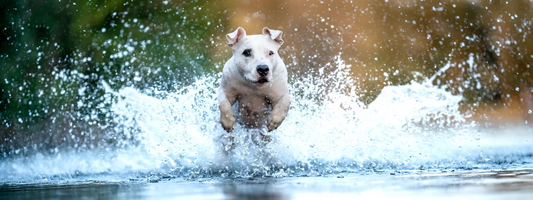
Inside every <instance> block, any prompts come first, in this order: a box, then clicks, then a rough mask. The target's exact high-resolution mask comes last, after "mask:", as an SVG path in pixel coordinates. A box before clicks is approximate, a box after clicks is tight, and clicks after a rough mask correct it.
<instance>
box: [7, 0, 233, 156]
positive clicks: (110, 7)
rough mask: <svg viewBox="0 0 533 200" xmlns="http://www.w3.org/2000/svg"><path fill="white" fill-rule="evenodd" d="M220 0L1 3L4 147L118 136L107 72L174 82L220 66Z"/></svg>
mask: <svg viewBox="0 0 533 200" xmlns="http://www.w3.org/2000/svg"><path fill="white" fill-rule="evenodd" d="M223 8H224V6H221V3H218V2H208V1H150V0H135V1H130V0H107V1H96V0H60V1H57V0H56V1H51V0H15V1H2V2H0V13H1V14H0V25H1V26H0V27H1V28H2V29H1V31H0V41H1V43H0V72H1V74H0V122H1V124H0V139H1V141H0V152H9V151H10V150H13V149H17V148H21V147H23V146H25V145H28V144H36V145H34V147H33V148H34V150H37V149H42V148H45V149H46V148H48V147H49V146H50V145H49V144H54V145H57V143H58V141H62V142H61V143H62V145H63V146H66V147H70V146H76V145H77V144H87V143H91V140H93V143H106V142H107V140H109V139H112V138H113V137H115V136H116V135H113V133H112V131H107V132H106V133H105V134H102V133H100V132H102V130H101V129H105V128H106V127H108V125H112V124H110V123H112V120H110V119H111V118H112V116H110V112H107V111H106V109H107V108H108V106H109V104H110V103H111V102H109V101H106V98H105V91H104V88H103V87H102V81H104V82H106V83H107V84H109V85H110V86H111V87H112V88H113V89H118V88H121V87H124V86H135V87H137V88H139V89H148V88H153V87H157V88H158V89H162V90H167V91H172V90H176V89H179V87H180V86H182V85H186V84H189V83H190V82H191V81H194V79H195V77H197V76H198V75H201V74H204V73H206V72H207V73H214V72H216V69H215V68H214V64H213V62H212V61H211V59H210V57H211V56H210V55H211V52H210V49H212V48H211V46H213V45H214V43H213V38H214V37H213V33H215V32H220V31H219V29H221V27H222V26H223V25H224V23H225V20H224V19H225V18H226V17H224V13H223V10H222V9H223ZM117 134H120V133H117ZM70 135H76V136H78V137H70ZM15 138H16V139H15ZM106 138H107V139H106Z"/></svg>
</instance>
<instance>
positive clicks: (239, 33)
mask: <svg viewBox="0 0 533 200" xmlns="http://www.w3.org/2000/svg"><path fill="white" fill-rule="evenodd" d="M243 36H246V31H244V29H243V28H242V27H239V28H237V30H235V31H234V32H233V33H230V34H227V35H226V39H228V46H229V47H232V46H233V45H234V44H235V43H237V42H239V40H240V39H241V38H242V37H243Z"/></svg>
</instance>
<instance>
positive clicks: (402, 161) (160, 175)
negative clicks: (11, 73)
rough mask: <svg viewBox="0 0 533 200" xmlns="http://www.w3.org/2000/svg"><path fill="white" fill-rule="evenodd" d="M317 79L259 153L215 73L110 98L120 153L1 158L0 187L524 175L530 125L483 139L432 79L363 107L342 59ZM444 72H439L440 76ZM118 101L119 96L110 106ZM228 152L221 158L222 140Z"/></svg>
mask: <svg viewBox="0 0 533 200" xmlns="http://www.w3.org/2000/svg"><path fill="white" fill-rule="evenodd" d="M326 67H327V68H328V69H334V70H333V72H332V73H329V75H323V76H321V77H313V76H309V77H292V78H291V80H292V81H291V84H290V85H291V86H290V87H291V88H290V91H291V96H292V104H291V108H290V111H289V114H288V116H287V118H286V120H285V121H284V122H283V124H282V126H280V127H279V128H278V130H275V131H273V132H271V135H272V138H273V141H272V142H271V143H269V144H267V145H266V146H262V145H258V144H256V142H254V135H253V131H249V130H245V129H243V128H242V127H239V126H238V127H237V128H236V130H235V131H234V132H233V133H231V134H227V133H226V132H225V131H224V130H223V129H222V127H221V126H220V124H219V123H218V118H219V112H218V109H217V108H218V106H217V105H216V102H217V101H216V98H215V89H216V88H217V87H218V82H219V79H220V76H219V75H216V76H205V77H199V78H198V79H197V81H196V82H195V83H194V84H192V85H189V86H187V87H184V88H181V89H179V91H178V92H174V93H168V92H165V91H158V90H156V89H153V90H150V91H140V90H137V89H135V88H131V87H126V88H122V89H120V90H118V91H114V90H111V89H110V88H109V87H107V84H106V83H105V82H102V83H101V84H102V85H103V86H104V87H106V88H107V97H108V101H109V102H112V103H113V105H112V108H111V111H109V112H111V113H112V114H113V115H116V116H117V117H115V118H114V120H115V122H116V124H119V125H120V126H117V130H118V129H120V131H121V132H123V135H122V136H121V138H116V141H117V142H119V143H124V144H125V145H121V146H123V148H118V149H117V148H100V149H98V148H97V149H93V150H57V152H55V153H53V154H44V153H37V154H32V155H21V156H11V157H8V158H6V159H3V160H0V183H3V184H21V183H47V182H56V181H85V180H101V181H128V180H133V181H136V180H142V181H144V180H147V181H153V182H157V181H159V180H162V179H172V178H177V177H181V178H186V179H189V180H190V179H192V180H194V179H206V178H207V179H210V178H215V179H217V178H226V177H230V178H254V177H292V176H325V175H326V176H327V175H332V174H346V173H357V174H364V173H368V172H383V171H391V172H394V171H402V170H404V171H405V170H428V169H436V170H445V169H466V170H468V169H502V168H503V169H505V168H510V167H511V168H517V167H518V168H520V167H533V166H532V163H533V145H531V144H532V143H531V139H533V137H532V136H533V135H532V133H533V131H532V129H531V128H530V127H529V128H528V127H515V128H506V129H501V130H493V129H490V130H487V129H482V128H480V127H479V126H478V125H477V124H476V123H474V122H470V121H469V120H468V119H467V118H466V117H465V116H464V115H463V114H461V113H460V112H459V106H458V105H459V104H458V103H459V101H461V99H462V97H461V96H456V95H452V94H450V93H449V92H447V91H446V90H445V89H443V88H438V87H436V86H433V85H431V84H430V83H431V80H432V78H429V79H427V80H425V81H424V82H421V83H417V82H412V83H410V84H407V85H401V86H387V87H385V88H384V89H383V91H381V94H380V95H379V96H378V97H377V99H376V100H375V101H373V102H372V103H371V104H370V105H367V106H365V105H363V104H362V103H360V101H359V99H358V91H357V89H356V88H352V86H353V85H354V84H353V82H354V80H353V79H351V77H350V76H349V75H348V73H347V71H346V70H347V69H349V67H346V66H345V65H344V62H343V61H342V60H337V61H336V62H335V63H331V64H330V65H328V66H326ZM447 67H448V66H443V69H442V70H446V69H447ZM112 97H117V98H112ZM228 135H232V136H234V137H235V143H236V144H237V145H236V147H235V149H233V150H231V151H230V152H229V153H226V152H225V150H224V149H225V148H226V145H227V144H228V142H227V139H226V137H227V136H228Z"/></svg>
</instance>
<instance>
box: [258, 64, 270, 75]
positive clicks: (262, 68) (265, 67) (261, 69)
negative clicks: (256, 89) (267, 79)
mask: <svg viewBox="0 0 533 200" xmlns="http://www.w3.org/2000/svg"><path fill="white" fill-rule="evenodd" d="M257 73H258V74H259V75H260V76H266V75H267V74H268V65H257Z"/></svg>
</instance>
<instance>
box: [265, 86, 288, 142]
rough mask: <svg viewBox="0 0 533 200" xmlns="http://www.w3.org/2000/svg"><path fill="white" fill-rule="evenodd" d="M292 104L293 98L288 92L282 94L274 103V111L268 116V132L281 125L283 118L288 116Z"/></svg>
mask: <svg viewBox="0 0 533 200" xmlns="http://www.w3.org/2000/svg"><path fill="white" fill-rule="evenodd" d="M290 105H291V99H290V97H289V94H288V93H286V94H284V95H283V96H281V98H280V99H279V100H278V101H277V102H275V104H273V106H274V107H273V108H272V113H271V114H270V117H269V118H268V124H267V127H268V132H270V131H273V130H275V129H277V128H278V126H279V125H281V122H283V120H284V119H285V117H286V116H287V112H288V111H289V106H290Z"/></svg>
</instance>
